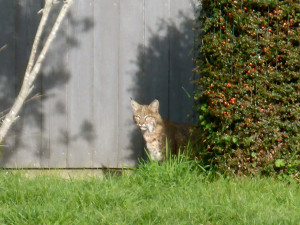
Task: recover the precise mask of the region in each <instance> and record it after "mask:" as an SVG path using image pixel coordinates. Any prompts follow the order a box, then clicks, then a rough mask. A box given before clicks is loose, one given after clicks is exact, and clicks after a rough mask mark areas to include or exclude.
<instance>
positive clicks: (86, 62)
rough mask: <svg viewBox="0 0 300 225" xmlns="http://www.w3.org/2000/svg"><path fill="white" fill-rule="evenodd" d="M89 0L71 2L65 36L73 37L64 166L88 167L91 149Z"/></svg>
mask: <svg viewBox="0 0 300 225" xmlns="http://www.w3.org/2000/svg"><path fill="white" fill-rule="evenodd" d="M93 2H94V1H93V0H87V1H74V4H73V7H72V8H71V15H72V20H71V21H70V24H69V36H70V37H76V38H77V46H75V47H74V48H72V49H70V55H69V69H70V73H71V74H72V76H71V77H70V80H69V83H68V95H69V96H68V103H67V104H68V105H69V109H70V111H69V115H68V119H69V135H70V136H69V138H70V141H69V146H68V147H69V150H68V155H67V157H68V159H67V167H70V168H73V167H91V166H92V156H93V154H92V153H93V148H94V143H93V142H94V138H93V136H94V124H93V118H92V110H93V106H92V101H91V99H92V93H93V79H92V78H93V73H94V65H93V48H94V39H93V29H90V28H91V26H93Z"/></svg>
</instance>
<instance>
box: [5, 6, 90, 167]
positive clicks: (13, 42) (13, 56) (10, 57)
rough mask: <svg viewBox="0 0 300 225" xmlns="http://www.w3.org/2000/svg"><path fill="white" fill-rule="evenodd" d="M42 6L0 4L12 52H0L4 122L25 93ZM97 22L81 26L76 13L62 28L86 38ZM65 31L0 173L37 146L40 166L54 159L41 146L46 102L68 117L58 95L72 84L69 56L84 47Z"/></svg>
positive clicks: (52, 51)
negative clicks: (22, 91) (84, 34)
mask: <svg viewBox="0 0 300 225" xmlns="http://www.w3.org/2000/svg"><path fill="white" fill-rule="evenodd" d="M42 2H43V1H35V0H27V1H7V0H0V29H1V35H0V46H1V47H2V46H3V45H5V44H6V45H7V48H6V49H4V50H3V51H1V52H0V64H1V66H0V112H3V113H2V116H3V115H5V112H7V111H5V110H9V108H10V107H11V106H12V104H13V103H14V100H15V98H16V96H17V95H18V92H19V90H20V88H21V85H22V82H23V78H24V73H25V70H26V66H27V62H28V59H29V55H30V51H31V47H32V43H33V41H34V37H35V34H36V30H37V27H38V25H39V22H40V18H41V14H37V12H38V11H39V10H40V9H41V8H42V7H43V3H42ZM61 6H62V3H59V4H57V5H55V6H54V8H53V11H52V12H51V14H50V16H49V18H48V22H47V25H46V27H45V32H44V34H43V35H42V38H41V43H44V42H45V41H46V38H47V36H48V34H49V32H50V30H51V28H52V25H53V24H54V22H55V20H56V17H57V15H58V13H59V10H60V8H61ZM67 21H68V22H69V23H68V24H67ZM92 21H93V20H92V19H90V18H84V19H83V20H76V19H75V18H74V16H73V15H72V13H69V14H68V15H67V16H66V18H65V19H64V22H63V23H62V27H63V26H66V24H67V25H68V26H71V27H73V28H76V30H77V31H78V32H87V31H89V30H90V29H92V28H93V22H92ZM64 24H65V25H64ZM62 27H60V29H59V31H58V33H57V37H56V38H55V40H54V42H55V44H54V45H53V46H51V49H50V51H49V52H48V53H47V55H46V58H45V61H44V63H43V64H42V68H41V70H40V74H39V75H38V77H37V79H36V81H35V83H34V84H35V88H34V90H33V92H32V93H31V95H30V96H29V99H30V98H31V97H32V96H36V95H39V96H41V97H40V98H37V99H35V100H32V101H29V102H27V103H26V104H25V105H24V106H23V108H22V110H21V112H20V119H19V120H18V121H17V122H16V123H15V124H13V126H12V128H11V130H10V132H9V133H8V135H7V138H6V139H5V142H6V143H5V145H6V146H5V147H3V149H2V150H1V152H2V154H3V155H4V157H2V158H0V166H1V167H5V166H7V165H9V167H14V164H16V162H13V161H12V160H15V158H18V157H15V155H16V154H17V153H18V151H19V149H22V148H23V149H24V148H30V147H32V146H34V149H35V150H34V151H35V152H34V154H35V155H36V156H37V158H39V159H40V161H45V160H47V158H49V157H50V152H49V148H47V147H45V146H43V141H45V140H42V135H41V134H42V132H43V130H44V120H45V115H44V112H43V101H45V100H47V99H50V98H52V99H53V101H54V102H55V105H56V108H57V109H58V110H57V111H56V113H59V114H66V112H65V109H64V108H65V107H63V104H64V103H62V102H60V101H59V100H58V99H55V93H54V92H53V90H55V89H59V88H62V87H64V86H65V85H66V84H67V83H68V81H69V80H70V76H71V74H70V72H69V71H68V68H67V67H66V62H65V60H64V59H65V58H66V54H67V50H69V49H71V48H76V47H79V45H80V43H79V41H78V40H77V39H76V38H75V37H71V36H70V35H69V34H68V32H67V29H63V28H62ZM41 46H42V44H41ZM41 46H39V50H41ZM49 59H51V60H49ZM0 116H1V114H0ZM85 129H86V127H83V131H82V132H84V130H85ZM28 133H30V140H29V139H28V138H26V136H27V135H28ZM90 137H91V135H90V134H87V135H85V136H84V137H83V138H88V139H89V140H90ZM31 139H32V140H31ZM31 152H32V150H31ZM12 158H14V159H12Z"/></svg>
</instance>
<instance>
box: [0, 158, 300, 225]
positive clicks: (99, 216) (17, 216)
mask: <svg viewBox="0 0 300 225" xmlns="http://www.w3.org/2000/svg"><path fill="white" fill-rule="evenodd" d="M190 167H191V164H189V163H186V162H175V161H169V162H166V163H164V164H163V165H158V164H156V163H149V164H142V165H141V166H140V168H139V169H138V170H137V171H136V172H134V173H132V174H128V173H127V174H123V175H121V176H112V175H107V176H105V177H104V178H103V179H100V178H96V177H94V178H93V177H86V178H83V179H82V178H80V179H79V178H73V179H63V178H61V177H59V176H51V175H41V176H36V177H33V178H26V177H25V176H23V175H21V173H16V174H15V173H14V174H13V173H12V172H10V171H6V170H2V171H0V224H222V225H224V224H230V225H232V224H259V225H261V224H276V225H279V224H293V225H294V224H300V213H299V212H300V187H299V185H297V184H296V183H289V184H288V183H287V182H281V181H278V180H274V179H271V178H238V179H233V178H229V179H224V178H218V179H213V180H210V179H207V175H204V174H203V173H202V174H201V173H199V171H197V170H191V168H190Z"/></svg>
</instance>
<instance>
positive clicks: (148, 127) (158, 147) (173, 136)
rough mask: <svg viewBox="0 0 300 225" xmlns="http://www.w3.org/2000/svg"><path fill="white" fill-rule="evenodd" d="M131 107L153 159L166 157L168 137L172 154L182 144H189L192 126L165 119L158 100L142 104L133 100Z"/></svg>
mask: <svg viewBox="0 0 300 225" xmlns="http://www.w3.org/2000/svg"><path fill="white" fill-rule="evenodd" d="M131 107H132V111H133V119H134V121H135V122H136V124H137V126H138V127H139V128H140V130H141V132H142V134H143V137H144V140H145V141H146V146H147V149H148V151H149V153H150V156H151V159H152V160H157V161H162V160H164V159H165V158H166V138H167V140H168V144H169V147H170V150H171V154H177V153H178V150H179V148H180V146H181V147H184V146H185V145H186V144H187V141H188V138H189V133H190V132H189V131H190V129H191V128H192V126H191V125H188V124H179V123H172V122H169V121H167V120H163V119H162V117H161V116H160V114H159V112H158V108H159V101H158V100H156V99H155V100H154V101H152V102H151V103H150V105H140V104H139V103H137V102H136V101H134V100H131Z"/></svg>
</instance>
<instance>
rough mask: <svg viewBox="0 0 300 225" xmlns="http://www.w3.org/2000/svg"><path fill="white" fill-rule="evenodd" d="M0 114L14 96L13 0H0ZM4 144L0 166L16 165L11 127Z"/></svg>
mask: <svg viewBox="0 0 300 225" xmlns="http://www.w3.org/2000/svg"><path fill="white" fill-rule="evenodd" d="M0 6H1V7H0V21H5V22H2V23H1V22H0V30H1V34H0V48H2V47H4V46H6V47H5V48H4V49H3V50H2V51H0V63H1V66H0V102H1V104H0V115H1V117H2V116H4V115H5V112H6V111H5V110H7V109H9V108H10V107H11V105H12V104H13V101H14V98H15V82H16V69H15V40H14V36H15V26H14V25H15V22H16V21H15V11H14V10H15V3H14V1H6V0H0ZM1 144H4V145H5V146H3V148H2V149H1V150H0V152H1V154H2V155H3V157H0V166H1V167H14V166H15V165H16V157H15V154H16V151H17V150H16V148H15V131H14V129H11V130H10V131H9V133H8V135H7V138H6V139H5V142H4V143H1Z"/></svg>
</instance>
